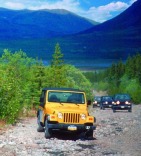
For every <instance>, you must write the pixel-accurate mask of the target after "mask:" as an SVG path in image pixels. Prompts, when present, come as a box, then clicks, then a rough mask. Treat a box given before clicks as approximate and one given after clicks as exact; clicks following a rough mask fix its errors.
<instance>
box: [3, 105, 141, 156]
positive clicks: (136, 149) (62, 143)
mask: <svg viewBox="0 0 141 156" xmlns="http://www.w3.org/2000/svg"><path fill="white" fill-rule="evenodd" d="M89 110H90V111H89V112H90V115H93V116H95V117H96V118H97V125H98V126H97V129H96V130H95V131H94V139H93V140H82V139H78V138H77V136H73V135H71V134H68V133H63V134H62V133H58V134H56V136H54V137H53V138H51V139H45V137H44V133H39V132H37V122H36V118H25V119H21V120H19V122H18V123H17V124H16V125H15V126H9V128H8V129H7V130H5V131H4V130H0V156H141V105H133V111H132V113H129V112H127V111H118V112H116V113H113V112H112V110H111V109H105V110H100V109H99V108H92V107H91V106H90V107H89Z"/></svg>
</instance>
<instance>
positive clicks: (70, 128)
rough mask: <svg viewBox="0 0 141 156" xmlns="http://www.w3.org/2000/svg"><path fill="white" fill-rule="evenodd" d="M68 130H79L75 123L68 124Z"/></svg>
mask: <svg viewBox="0 0 141 156" xmlns="http://www.w3.org/2000/svg"><path fill="white" fill-rule="evenodd" d="M68 130H69V131H76V130H77V127H76V126H74V125H70V126H68Z"/></svg>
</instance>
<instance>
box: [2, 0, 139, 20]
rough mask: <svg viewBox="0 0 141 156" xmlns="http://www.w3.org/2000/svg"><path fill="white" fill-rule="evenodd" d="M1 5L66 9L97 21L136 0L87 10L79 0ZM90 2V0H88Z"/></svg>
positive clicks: (11, 0) (15, 0) (5, 0)
mask: <svg viewBox="0 0 141 156" xmlns="http://www.w3.org/2000/svg"><path fill="white" fill-rule="evenodd" d="M0 1H1V4H0V6H2V5H3V7H6V8H10V9H17V10H18V9H31V10H39V9H66V10H68V11H71V12H74V13H76V14H78V15H80V16H83V17H86V18H89V19H92V20H95V21H98V22H104V21H106V20H108V19H110V18H113V17H114V16H116V15H118V14H119V13H120V12H122V11H124V10H125V9H127V8H128V7H129V6H130V5H131V4H132V3H134V2H135V1H136V0H129V2H128V3H124V2H122V0H121V1H120V0H119V1H117V2H115V1H114V0H113V2H111V3H109V4H107V5H103V6H99V7H95V6H91V7H90V8H89V9H88V10H83V9H82V8H81V4H80V3H81V0H58V1H56V2H54V1H52V0H50V1H49V0H0ZM89 2H90V1H89Z"/></svg>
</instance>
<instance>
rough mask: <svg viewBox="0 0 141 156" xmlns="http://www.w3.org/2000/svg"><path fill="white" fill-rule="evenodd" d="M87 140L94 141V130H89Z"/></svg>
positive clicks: (86, 135) (86, 134)
mask: <svg viewBox="0 0 141 156" xmlns="http://www.w3.org/2000/svg"><path fill="white" fill-rule="evenodd" d="M85 138H86V139H93V130H89V131H87V132H86V133H85Z"/></svg>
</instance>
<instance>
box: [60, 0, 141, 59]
mask: <svg viewBox="0 0 141 156" xmlns="http://www.w3.org/2000/svg"><path fill="white" fill-rule="evenodd" d="M140 10H141V0H138V1H136V2H134V3H133V4H132V6H130V7H129V8H128V9H127V10H125V11H124V12H123V13H121V14H120V15H118V16H117V17H115V18H113V19H111V20H109V21H106V22H104V23H102V24H99V25H97V26H94V27H92V28H90V29H88V30H86V31H82V32H80V33H78V34H76V35H73V36H72V35H71V36H68V37H64V38H59V39H58V42H60V44H61V46H62V51H63V52H64V53H65V52H66V51H67V53H68V54H69V55H71V57H74V58H77V59H79V58H80V59H83V58H85V59H126V58H127V57H128V56H129V55H131V56H132V55H134V54H135V53H137V52H140V53H141V11H140ZM68 47H69V48H68ZM67 48H68V49H67ZM68 54H66V55H67V56H68Z"/></svg>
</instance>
